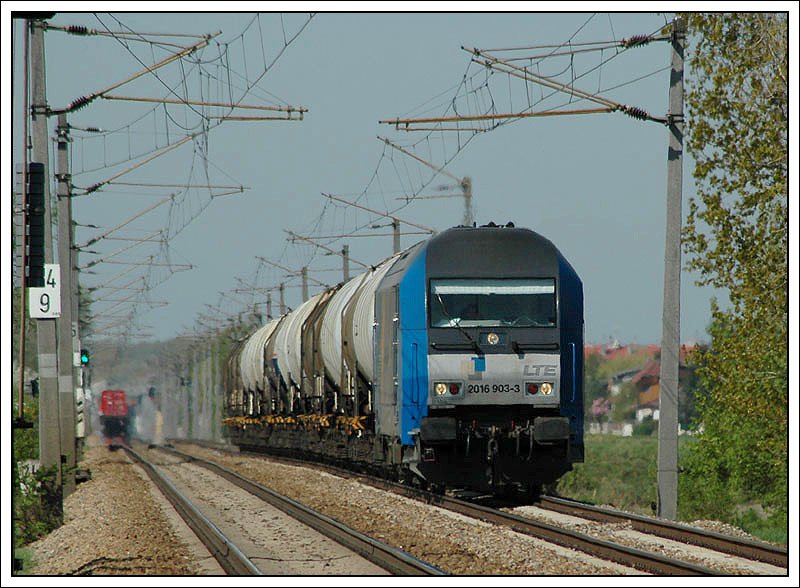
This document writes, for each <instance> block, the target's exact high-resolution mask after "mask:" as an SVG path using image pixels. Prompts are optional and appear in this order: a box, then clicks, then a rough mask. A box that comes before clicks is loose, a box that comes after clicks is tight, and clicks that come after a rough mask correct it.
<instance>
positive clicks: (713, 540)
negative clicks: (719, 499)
mask: <svg viewBox="0 0 800 588" xmlns="http://www.w3.org/2000/svg"><path fill="white" fill-rule="evenodd" d="M536 506H539V507H541V508H544V509H547V510H552V511H556V512H559V513H563V514H569V515H573V516H577V517H581V518H584V519H591V520H594V521H602V522H615V523H617V522H626V523H630V524H631V526H632V527H633V528H634V529H635V530H637V531H642V532H645V533H649V534H651V535H657V536H659V537H664V538H666V539H672V540H674V541H678V542H681V543H688V544H690V545H697V546H699V547H706V548H709V549H713V550H715V551H720V552H722V553H727V554H730V555H735V556H737V557H743V558H745V559H750V560H754V561H760V562H764V563H768V564H772V565H776V566H780V567H784V568H786V567H788V565H789V554H788V550H787V549H786V548H781V547H777V546H775V545H770V544H769V543H763V542H760V541H754V540H752V539H745V538H740V537H735V536H731V535H724V534H722V533H717V532H716V531H711V530H705V529H696V528H694V527H690V526H688V525H683V524H680V523H676V522H674V521H668V520H665V519H654V518H651V517H645V516H642V515H638V514H634V513H627V512H622V511H618V510H613V509H609V508H603V507H598V506H594V505H589V504H583V503H579V502H575V501H572V500H567V499H564V498H557V497H555V496H541V497H540V498H539V501H538V503H537V504H536Z"/></svg>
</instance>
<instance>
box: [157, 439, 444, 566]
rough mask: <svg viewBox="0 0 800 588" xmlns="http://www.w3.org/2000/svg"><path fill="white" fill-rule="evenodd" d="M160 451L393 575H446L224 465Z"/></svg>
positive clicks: (169, 450) (182, 454)
mask: <svg viewBox="0 0 800 588" xmlns="http://www.w3.org/2000/svg"><path fill="white" fill-rule="evenodd" d="M159 449H161V450H162V451H165V452H167V453H171V454H173V455H176V456H179V457H181V458H182V459H185V460H187V461H190V462H192V463H195V464H196V465H199V466H202V467H204V468H206V469H208V470H210V471H212V472H214V473H215V474H217V475H219V476H221V477H223V478H225V479H226V480H228V481H229V482H232V483H233V484H235V485H237V486H238V487H240V488H242V489H243V490H246V491H248V492H250V493H251V494H253V495H254V496H257V497H258V498H261V499H262V500H264V501H265V502H267V503H269V504H271V505H272V506H274V507H276V508H278V509H280V510H282V511H283V512H285V513H286V514H288V515H289V516H291V517H292V518H294V519H297V520H298V521H300V522H301V523H303V524H304V525H307V526H309V527H311V528H312V529H315V530H316V531H318V532H320V533H322V534H323V535H325V536H326V537H329V538H330V539H332V540H334V541H336V542H337V543H339V544H341V545H344V546H345V547H347V548H348V549H350V550H352V551H354V552H356V553H358V554H359V555H361V556H362V557H364V558H365V559H367V560H369V561H371V562H372V563H374V564H376V565H378V566H380V567H381V568H383V569H385V570H387V571H389V572H391V573H392V574H395V575H403V576H408V575H428V576H442V575H446V574H445V572H444V571H442V570H440V569H439V568H437V567H435V566H432V565H431V564H429V563H427V562H424V561H422V560H420V559H417V558H415V557H414V556H412V555H411V554H409V553H407V552H405V551H402V550H400V549H397V548H395V547H392V546H391V545H387V544H386V543H383V542H381V541H378V540H376V539H373V538H372V537H369V536H368V535H365V534H363V533H361V532H359V531H356V530H354V529H351V528H349V527H347V526H346V525H343V524H342V523H340V522H339V521H337V520H335V519H332V518H330V517H328V516H325V515H323V514H321V513H319V512H316V511H314V510H312V509H310V508H308V507H306V506H304V505H302V504H300V503H299V502H297V501H295V500H292V499H291V498H288V497H286V496H283V495H281V494H278V493H277V492H275V491H274V490H271V489H269V488H267V487H265V486H262V485H261V484H258V483H256V482H254V481H252V480H249V479H247V478H245V477H244V476H241V475H240V474H238V473H236V472H234V471H232V470H230V469H228V468H226V467H224V466H222V465H219V464H217V463H214V462H211V461H207V460H205V459H203V458H200V457H197V456H194V455H190V454H188V453H183V452H182V451H178V450H177V449H174V448H171V447H163V446H161V447H159Z"/></svg>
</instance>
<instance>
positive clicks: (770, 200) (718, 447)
mask: <svg viewBox="0 0 800 588" xmlns="http://www.w3.org/2000/svg"><path fill="white" fill-rule="evenodd" d="M685 18H686V21H687V25H688V40H689V60H688V64H689V73H688V76H687V90H688V92H687V96H686V102H687V114H688V119H687V129H688V143H687V149H688V151H689V152H690V153H691V154H692V156H693V158H694V160H695V162H696V167H695V170H694V178H695V183H696V187H697V196H696V197H694V198H692V199H690V201H689V215H688V220H687V223H686V226H685V229H684V234H683V246H684V250H685V251H686V253H687V255H688V262H687V263H688V268H689V269H692V270H697V271H698V272H699V274H700V279H699V284H701V285H710V286H713V287H715V288H719V289H721V290H722V291H724V292H725V293H726V294H727V296H728V299H729V304H719V303H717V301H716V300H714V301H713V302H712V308H711V312H712V319H711V325H710V327H709V334H710V336H711V345H710V348H709V349H707V350H704V351H702V352H700V353H699V356H698V357H695V361H696V362H697V363H698V364H700V366H701V367H700V369H699V371H698V375H699V377H700V379H701V388H702V390H703V394H702V396H701V397H699V398H698V399H697V402H698V411H699V420H698V425H699V426H700V430H701V432H702V433H701V435H700V437H699V440H698V442H697V443H696V444H694V445H693V448H692V451H691V454H690V455H689V456H688V459H687V461H686V464H685V467H686V471H685V475H684V476H682V478H683V481H682V490H681V492H682V497H681V503H682V508H684V506H683V505H684V504H688V505H689V507H688V509H689V510H692V509H695V510H694V513H693V514H700V513H702V512H703V510H704V508H712V509H714V508H715V509H717V511H718V512H711V513H709V512H708V511H706V512H705V514H715V515H716V516H719V517H723V518H724V517H725V515H726V514H728V515H729V517H728V518H729V520H733V518H734V517H733V516H732V515H733V513H732V512H730V511H732V510H733V509H732V508H731V507H732V505H734V504H737V503H741V502H745V501H755V502H759V503H761V504H762V505H764V506H767V507H769V508H771V509H772V510H773V512H775V513H776V514H777V516H784V517H785V513H786V508H787V500H788V496H787V490H788V487H787V473H788V463H787V451H788V436H787V435H788V277H789V275H788V269H789V268H788V212H787V204H788V175H787V168H788V133H787V130H788V88H789V86H788V18H787V15H786V14H785V13H755V12H751V13H712V14H706V13H693V14H688V15H685Z"/></svg>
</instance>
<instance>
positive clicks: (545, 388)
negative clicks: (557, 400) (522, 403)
mask: <svg viewBox="0 0 800 588" xmlns="http://www.w3.org/2000/svg"><path fill="white" fill-rule="evenodd" d="M539 389H540V390H541V391H542V394H544V395H545V396H549V395H550V394H552V393H553V385H552V384H551V383H550V382H545V383H544V384H542V385H541V386H540V387H539Z"/></svg>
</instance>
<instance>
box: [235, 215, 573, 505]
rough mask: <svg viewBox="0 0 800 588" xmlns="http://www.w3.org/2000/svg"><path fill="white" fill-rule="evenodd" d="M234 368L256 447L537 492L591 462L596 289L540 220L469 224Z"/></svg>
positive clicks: (300, 318) (299, 318)
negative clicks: (588, 356) (588, 428)
mask: <svg viewBox="0 0 800 588" xmlns="http://www.w3.org/2000/svg"><path fill="white" fill-rule="evenodd" d="M224 378H225V381H224V387H225V394H226V398H225V411H226V418H225V419H224V422H223V425H224V427H223V428H224V432H225V434H226V435H227V436H228V437H229V439H230V440H231V442H232V443H234V444H236V445H238V446H240V447H241V448H244V449H253V450H264V449H268V450H270V451H275V452H278V453H286V454H293V455H299V456H302V457H304V458H308V459H316V460H327V461H336V462H346V463H348V464H349V465H356V466H360V467H362V468H366V469H369V470H370V471H373V472H376V473H380V474H382V475H384V476H386V477H390V478H393V479H401V480H404V481H408V482H410V483H415V484H420V485H422V486H425V487H431V488H433V489H436V490H441V489H443V488H444V487H462V488H464V487H467V488H473V489H477V490H481V491H490V492H495V493H500V492H504V491H507V490H510V489H514V490H518V491H519V490H521V491H527V492H531V493H535V492H538V491H539V489H540V488H541V486H542V485H544V484H549V483H552V482H554V481H555V480H557V479H558V478H559V477H560V476H561V475H563V474H564V473H565V472H567V471H569V470H570V469H571V467H572V464H573V463H575V462H581V461H583V286H582V283H581V281H580V279H579V277H578V275H577V274H576V272H575V271H574V270H573V268H572V267H571V266H570V264H569V263H568V262H567V260H566V259H565V258H564V257H563V256H562V255H561V253H560V252H559V251H558V249H556V247H555V246H554V245H553V244H552V243H551V242H550V241H549V240H547V239H546V238H544V237H542V236H541V235H539V234H537V233H535V232H533V231H531V230H528V229H522V228H515V227H514V226H513V224H511V223H509V224H508V225H506V226H497V225H494V224H489V225H485V226H482V227H455V228H452V229H449V230H446V231H444V232H442V233H439V234H438V235H436V236H434V237H432V238H430V239H428V240H426V241H422V242H420V243H417V244H416V245H414V246H412V247H410V248H409V249H407V250H405V251H403V252H402V253H399V254H396V255H394V256H392V257H390V258H388V259H386V260H385V261H383V262H382V263H380V264H379V265H377V266H375V267H374V268H372V269H370V270H369V271H367V272H365V273H363V274H361V275H358V276H356V277H355V278H353V279H352V280H350V281H348V282H346V283H344V284H340V285H338V286H336V287H334V288H331V289H329V290H326V291H324V292H322V293H320V294H317V295H316V296H314V297H313V298H310V299H309V300H307V301H306V302H304V303H303V304H302V305H301V306H299V307H298V308H296V309H295V310H294V311H292V312H289V313H288V314H285V315H284V316H281V317H279V318H277V319H274V320H271V321H269V322H268V323H267V324H266V325H264V326H262V327H261V328H259V329H258V330H256V331H255V332H254V333H252V334H251V335H250V336H249V337H248V338H247V339H246V340H244V341H243V342H242V343H241V344H240V345H239V346H238V347H237V348H235V349H234V351H233V352H232V353H231V355H230V356H229V358H228V362H227V365H226V369H225V375H224Z"/></svg>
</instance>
